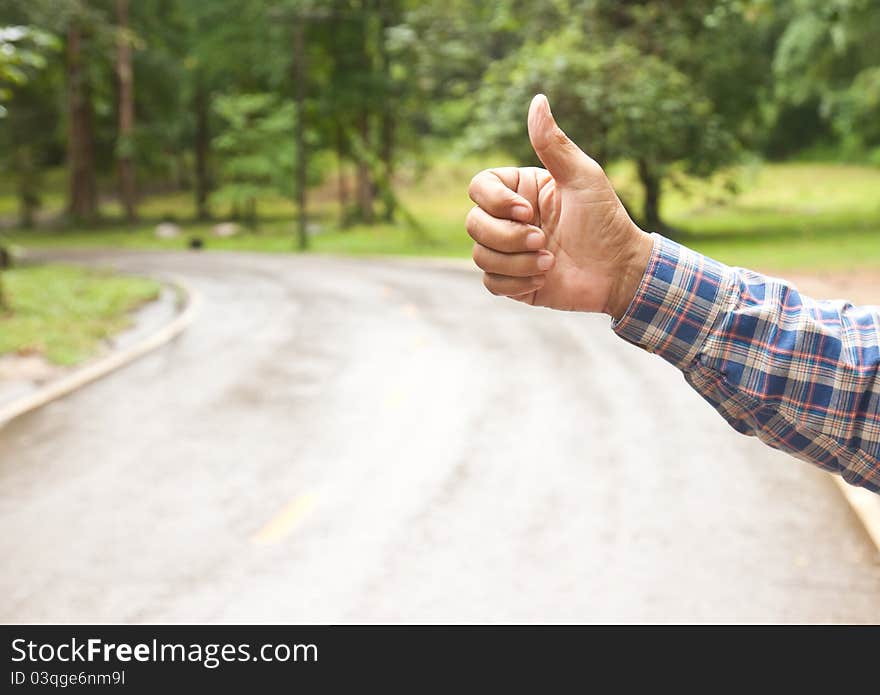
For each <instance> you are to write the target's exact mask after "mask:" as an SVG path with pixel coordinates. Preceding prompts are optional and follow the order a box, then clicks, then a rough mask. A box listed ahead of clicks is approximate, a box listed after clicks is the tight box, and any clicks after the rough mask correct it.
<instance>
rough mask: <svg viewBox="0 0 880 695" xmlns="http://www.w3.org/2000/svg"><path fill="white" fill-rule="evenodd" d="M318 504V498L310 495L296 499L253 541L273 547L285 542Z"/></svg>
mask: <svg viewBox="0 0 880 695" xmlns="http://www.w3.org/2000/svg"><path fill="white" fill-rule="evenodd" d="M316 502H317V498H316V497H315V495H313V494H310V493H305V494H302V495H300V496H299V497H294V498H293V499H292V500H291V501H290V502H289V503H288V504H287V506H285V507H284V508H283V509H282V510H281V511H280V512H278V514H276V515H275V516H274V517H272V518H271V519H270V520H269V521H268V522H267V523H266V525H265V526H263V528H261V529H260V530H259V531H257V533H256V534H255V535H254V537H253V538H252V539H251V540H252V541H253V542H254V543H256V544H257V545H271V544H272V543H277V542H278V541H280V540H283V539H284V538H285V537H287V536H288V535H289V534H290V532H291V531H293V529H294V528H295V527H296V525H297V524H298V523H299V522H300V521H302V520H303V518H304V517H305V516H306V514H308V513H309V512H310V511H311V510H312V508H313V507H314V506H315V503H316Z"/></svg>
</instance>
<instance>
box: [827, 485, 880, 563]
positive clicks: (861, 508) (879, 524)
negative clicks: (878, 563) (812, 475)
mask: <svg viewBox="0 0 880 695" xmlns="http://www.w3.org/2000/svg"><path fill="white" fill-rule="evenodd" d="M834 482H835V483H837V487H838V489H839V490H840V492H841V494H842V495H843V497H844V499H845V500H846V501H847V502H848V503H849V506H850V507H852V510H853V511H854V512H855V513H856V516H857V517H859V521H861V522H862V525H863V526H864V527H865V531H867V532H868V535H869V536H870V537H871V540H872V541H874V545H875V546H876V548H877V551H878V552H880V496H878V495H876V494H874V493H873V492H871V491H870V490H865V489H864V488H861V487H853V486H852V485H850V484H849V483H847V482H846V481H845V480H843V478H841V477H839V476H836V475H835V476H834Z"/></svg>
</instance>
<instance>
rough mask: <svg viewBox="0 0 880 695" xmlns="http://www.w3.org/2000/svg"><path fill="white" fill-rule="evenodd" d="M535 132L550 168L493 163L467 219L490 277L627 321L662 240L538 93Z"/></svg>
mask: <svg viewBox="0 0 880 695" xmlns="http://www.w3.org/2000/svg"><path fill="white" fill-rule="evenodd" d="M528 124H529V139H530V140H531V142H532V147H533V148H534V149H535V153H536V154H537V155H538V157H539V158H540V160H541V162H543V164H544V166H545V167H546V169H539V168H537V167H519V168H517V167H503V168H498V169H487V170H486V171H482V172H480V173H479V174H477V175H476V176H475V177H474V178H473V180H472V181H471V185H470V188H469V190H468V193H469V195H470V197H471V200H473V201H474V202H475V203H476V204H477V206H476V207H475V208H473V209H472V210H471V211H470V212H469V213H468V216H467V220H466V226H467V231H468V234H470V235H471V237H472V238H473V239H474V241H475V242H476V243H475V244H474V253H473V255H474V262H475V263H476V264H477V265H478V266H479V267H480V268H482V269H483V271H485V272H484V275H483V282H484V284H485V285H486V287H487V289H488V290H489V291H490V292H492V293H493V294H496V295H504V296H507V297H511V298H512V299H517V300H519V301H522V302H525V303H527V304H532V305H534V306H545V307H550V308H552V309H564V310H569V311H592V312H604V313H607V314H610V315H611V316H613V317H615V318H620V317H621V316H622V315H623V313H624V312H625V311H626V308H627V306H629V302H630V300H631V299H632V297H633V295H634V294H635V292H636V289H637V288H638V285H639V281H640V280H641V278H642V275H643V274H644V272H645V268H646V266H647V263H648V259H649V258H650V255H651V249H652V246H653V241H652V239H651V237H650V235H648V234H646V233H645V232H643V231H642V230H640V229H639V228H638V226H636V224H635V223H634V222H633V221H632V220H631V219H630V217H629V215H628V214H627V212H626V209H625V208H624V207H623V205H622V204H621V202H620V199H619V198H618V197H617V194H616V193H615V192H614V189H613V188H612V186H611V183H610V182H609V181H608V177H606V176H605V172H604V171H602V167H600V166H599V165H598V164H597V163H596V162H595V161H594V160H593V159H591V158H590V157H589V156H587V155H586V154H584V152H582V151H581V150H580V148H578V146H577V145H575V144H574V143H573V142H572V141H571V140H569V139H568V136H567V135H566V134H565V133H563V132H562V130H561V129H560V128H559V126H558V125H556V121H555V120H554V119H553V115H552V114H551V112H550V104H549V103H548V102H547V98H546V97H545V96H544V95H542V94H539V95H538V96H536V97H535V98H534V99H533V100H532V103H531V106H530V107H529V121H528Z"/></svg>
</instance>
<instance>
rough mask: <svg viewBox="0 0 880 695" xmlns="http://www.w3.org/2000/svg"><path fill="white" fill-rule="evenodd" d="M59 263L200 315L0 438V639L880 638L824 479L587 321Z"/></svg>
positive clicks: (283, 276)
mask: <svg viewBox="0 0 880 695" xmlns="http://www.w3.org/2000/svg"><path fill="white" fill-rule="evenodd" d="M71 257H73V258H75V259H77V260H81V261H83V262H89V263H98V264H104V265H113V266H116V267H119V268H121V269H124V270H127V271H133V272H141V273H152V274H156V275H160V276H166V277H182V278H184V279H185V280H186V281H187V283H188V284H190V285H191V286H192V287H194V288H195V289H196V290H198V291H199V293H200V294H201V295H202V298H203V301H202V305H201V309H200V313H199V316H198V317H197V319H196V321H195V323H194V324H193V325H192V326H191V327H190V328H189V329H188V330H187V331H186V332H185V333H184V334H183V335H182V336H181V337H179V338H178V339H177V340H175V341H174V342H173V343H171V344H169V345H167V346H165V347H163V348H161V349H159V350H158V351H156V352H154V353H152V354H150V355H148V356H147V357H145V358H143V359H141V360H139V361H138V362H136V363H134V364H133V365H131V366H129V367H127V368H125V369H123V370H121V371H119V372H116V373H115V374H113V375H111V376H109V377H107V378H106V379H103V380H102V381H99V382H97V383H95V384H93V385H91V386H88V387H86V388H85V389H83V390H81V391H79V392H77V393H75V394H73V395H71V396H69V397H67V398H65V399H63V400H60V401H57V402H55V403H52V404H51V405H49V406H47V407H46V408H44V409H42V410H40V411H37V412H34V413H32V414H30V415H27V416H24V417H22V418H19V419H18V420H15V421H13V422H12V423H10V424H8V425H7V426H6V427H5V428H3V429H0V530H2V532H0V557H2V558H3V565H2V570H0V596H2V597H3V598H2V600H0V620H2V621H4V622H25V621H27V622H33V621H90V622H102V621H124V622H163V621H174V622H179V621H180V622H182V621H196V622H201V621H208V622H215V621H216V622H221V621H247V622H350V621H357V622H360V621H382V622H385V621H391V622H394V621H432V622H448V621H491V622H507V621H564V622H567V621H587V622H593V621H614V622H619V621H715V620H724V621H728V620H731V621H762V622H763V621H769V622H775V621H795V622H802V621H822V622H824V621H846V622H880V563H878V559H877V556H876V553H875V551H874V549H873V546H872V545H871V544H870V541H869V540H868V538H867V536H866V534H865V533H864V532H863V530H862V529H861V527H860V526H859V524H858V522H857V520H856V519H855V517H854V516H853V514H852V513H851V512H850V510H849V508H848V507H847V506H846V505H845V504H844V502H843V500H842V498H841V497H840V495H839V492H838V491H837V490H836V489H835V487H834V485H833V484H832V482H831V480H830V479H829V478H828V477H827V476H826V475H825V474H823V473H821V472H819V471H817V470H814V469H812V468H811V467H809V466H807V465H806V464H803V463H800V462H797V461H795V460H793V459H789V458H787V457H785V456H784V455H782V454H779V453H777V452H773V451H771V450H769V449H766V448H764V447H763V446H762V445H760V444H759V443H757V442H755V441H753V440H751V439H749V438H746V437H742V436H740V435H738V434H736V433H734V432H733V431H731V430H729V429H728V428H727V426H726V425H725V424H724V423H723V422H722V420H721V419H720V418H719V417H718V416H717V415H715V414H714V412H713V411H712V410H711V409H710V408H709V406H708V405H706V404H705V403H704V402H703V401H702V400H701V399H700V397H699V396H697V395H696V394H695V393H693V392H691V391H690V390H689V389H688V388H687V386H686V385H685V383H684V381H683V380H682V378H681V376H680V375H679V374H678V373H677V372H676V371H675V370H674V369H672V368H671V367H669V366H668V365H666V364H665V363H663V362H662V361H661V360H659V359H658V358H656V357H653V356H650V355H647V354H643V353H641V352H640V351H639V350H637V349H635V348H633V347H632V346H629V345H627V344H625V343H623V342H622V341H620V340H619V339H618V338H616V337H615V336H614V335H613V334H612V333H611V332H610V330H609V329H608V321H607V319H605V318H603V317H597V316H583V315H568V314H560V313H553V312H549V311H546V310H535V309H531V308H530V307H526V306H522V305H519V304H517V303H515V302H510V301H505V300H501V299H496V298H494V297H491V296H489V295H488V294H487V293H485V292H484V291H483V288H482V285H481V283H480V280H479V277H478V276H477V275H476V273H472V272H467V271H465V270H463V269H459V268H453V267H444V266H441V265H435V264H420V263H414V262H413V263H410V262H403V261H400V262H393V261H367V260H363V261H358V260H342V259H336V258H323V257H318V256H299V257H296V256H291V257H287V256H284V257H282V256H266V255H248V254H202V255H200V254H185V253H126V252H113V253H109V252H108V253H98V252H89V253H86V252H82V253H77V254H72V255H71Z"/></svg>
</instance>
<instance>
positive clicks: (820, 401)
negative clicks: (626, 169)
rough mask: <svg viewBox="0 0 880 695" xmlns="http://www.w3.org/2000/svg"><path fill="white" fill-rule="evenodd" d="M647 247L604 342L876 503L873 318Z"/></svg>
mask: <svg viewBox="0 0 880 695" xmlns="http://www.w3.org/2000/svg"><path fill="white" fill-rule="evenodd" d="M653 237H654V250H653V253H652V254H651V260H650V261H649V262H648V268H647V270H646V271H645V275H644V277H643V278H642V281H641V284H640V285H639V288H638V290H637V291H636V294H635V297H634V298H633V300H632V303H631V304H630V306H629V308H628V309H627V311H626V313H625V314H624V316H623V317H622V318H621V319H620V321H617V322H614V323H613V324H612V325H613V328H614V331H615V332H616V333H617V334H618V335H619V336H620V337H622V338H623V339H624V340H627V341H629V342H631V343H634V344H635V345H638V346H639V347H642V348H644V349H645V350H647V351H648V352H653V353H656V354H658V355H660V356H661V357H662V358H663V359H665V360H666V361H667V362H670V363H672V364H674V365H675V366H676V367H678V368H679V369H680V370H681V371H682V372H683V373H684V377H685V379H686V380H687V382H688V383H689V384H690V385H691V386H692V387H693V388H694V389H696V390H697V392H698V393H699V394H700V395H701V396H702V397H703V398H705V399H706V400H707V401H708V402H709V403H710V404H711V405H712V407H714V408H715V409H716V410H717V411H718V412H719V413H721V415H722V416H723V417H724V419H725V420H727V422H728V423H730V425H731V426H732V427H733V428H734V429H735V430H737V431H738V432H742V433H743V434H748V435H753V436H756V437H758V438H759V439H760V440H761V441H763V442H764V443H766V444H769V445H770V446H772V447H775V448H777V449H781V450H782V451H786V452H788V453H790V454H793V455H794V456H797V457H798V458H801V459H804V460H806V461H809V462H811V463H814V464H816V465H817V466H820V467H821V468H824V469H825V470H827V471H832V472H834V473H839V474H840V475H842V476H843V478H844V479H845V480H846V481H847V482H849V483H851V484H853V485H860V486H863V487H866V488H868V489H869V490H872V491H874V492H880V350H878V344H880V308H878V307H857V306H853V305H851V304H849V303H847V302H844V301H838V300H834V301H816V300H813V299H810V298H808V297H804V296H803V295H801V294H800V293H799V292H798V291H797V289H796V288H795V287H794V286H793V285H791V284H789V283H786V282H784V281H782V280H777V279H774V278H768V277H764V276H763V275H759V274H758V273H754V272H752V271H750V270H743V269H741V268H729V267H727V266H725V265H722V264H721V263H718V262H717V261H714V260H712V259H710V258H706V257H705V256H702V255H700V254H698V253H696V252H694V251H691V250H690V249H687V248H685V247H683V246H680V245H678V244H676V243H674V242H672V241H669V240H668V239H665V238H664V237H662V236H660V235H658V234H654V235H653Z"/></svg>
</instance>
